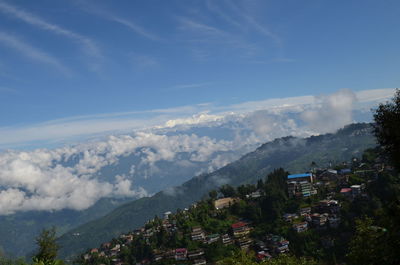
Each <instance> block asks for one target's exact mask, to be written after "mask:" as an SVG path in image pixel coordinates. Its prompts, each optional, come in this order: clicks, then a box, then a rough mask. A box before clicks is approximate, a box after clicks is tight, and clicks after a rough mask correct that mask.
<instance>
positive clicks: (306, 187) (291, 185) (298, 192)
mask: <svg viewBox="0 0 400 265" xmlns="http://www.w3.org/2000/svg"><path fill="white" fill-rule="evenodd" d="M287 184H288V194H289V197H309V196H311V195H313V194H316V190H315V189H314V188H313V174H312V173H303V174H294V175H289V176H288V177H287Z"/></svg>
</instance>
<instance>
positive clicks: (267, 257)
mask: <svg viewBox="0 0 400 265" xmlns="http://www.w3.org/2000/svg"><path fill="white" fill-rule="evenodd" d="M256 257H257V260H258V261H263V260H270V259H272V256H271V255H270V254H269V253H268V252H265V251H259V252H257V255H256Z"/></svg>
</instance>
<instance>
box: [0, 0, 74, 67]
mask: <svg viewBox="0 0 400 265" xmlns="http://www.w3.org/2000/svg"><path fill="white" fill-rule="evenodd" d="M0 4H1V2H0ZM0 43H2V44H3V45H6V46H8V47H10V48H12V49H14V50H16V51H18V52H20V53H21V54H23V55H24V56H26V57H28V58H30V59H32V60H34V61H37V62H39V63H43V64H47V65H48V66H51V67H55V68H56V69H58V70H59V71H60V72H62V73H63V74H65V75H70V74H71V73H70V70H69V69H68V68H67V67H65V66H64V65H63V64H62V63H61V62H59V61H58V60H57V59H56V58H55V57H53V56H51V55H49V54H47V53H45V52H43V51H41V50H39V49H37V48H34V47H32V46H30V45H29V44H27V43H25V42H23V41H21V40H19V39H17V38H16V37H14V36H11V35H9V34H6V33H4V32H0Z"/></svg>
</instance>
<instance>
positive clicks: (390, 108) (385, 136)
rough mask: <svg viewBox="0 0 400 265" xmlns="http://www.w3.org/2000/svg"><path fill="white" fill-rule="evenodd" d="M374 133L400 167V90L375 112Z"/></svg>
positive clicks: (394, 162)
mask: <svg viewBox="0 0 400 265" xmlns="http://www.w3.org/2000/svg"><path fill="white" fill-rule="evenodd" d="M374 120H375V124H374V134H375V136H376V138H377V140H378V142H379V144H380V145H381V146H382V147H383V148H384V151H385V152H386V153H387V154H388V155H389V157H390V158H391V160H392V161H393V164H394V166H396V167H397V168H398V169H400V152H399V150H400V90H399V89H397V90H396V93H395V96H394V98H393V99H392V101H391V102H386V103H385V104H380V105H379V107H378V108H377V109H376V110H375V113H374Z"/></svg>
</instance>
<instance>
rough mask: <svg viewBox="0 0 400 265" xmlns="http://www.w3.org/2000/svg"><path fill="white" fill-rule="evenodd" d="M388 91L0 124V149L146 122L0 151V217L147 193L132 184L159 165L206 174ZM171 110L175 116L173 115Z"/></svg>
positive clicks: (349, 117) (323, 126)
mask: <svg viewBox="0 0 400 265" xmlns="http://www.w3.org/2000/svg"><path fill="white" fill-rule="evenodd" d="M393 92H394V90H393V89H384V90H369V91H360V92H352V91H350V90H340V91H337V92H335V93H333V94H330V95H321V96H303V97H293V98H282V99H268V100H264V101H257V102H245V103H242V104H237V105H232V106H225V107H221V106H215V105H212V104H202V105H198V106H192V107H182V108H177V109H174V110H173V109H170V110H168V109H167V110H152V111H147V112H141V113H138V112H132V113H124V114H106V115H99V116H86V117H78V118H71V119H64V120H59V121H53V122H49V123H46V124H41V125H40V124H39V125H34V126H30V127H24V128H1V129H0V139H2V140H1V141H0V144H1V145H3V146H4V145H7V144H12V143H21V142H23V141H35V140H36V141H37V140H42V141H56V140H59V139H60V138H63V139H65V138H67V137H71V136H74V137H75V136H81V135H93V134H105V133H108V132H110V131H111V130H110V127H113V130H120V131H123V130H133V129H135V128H143V127H147V129H143V130H139V129H136V130H135V131H133V132H131V133H129V134H120V135H111V136H107V137H103V138H102V139H101V140H96V141H86V142H83V143H80V144H76V145H66V146H64V147H58V148H54V149H48V148H47V149H43V148H42V149H34V150H31V151H18V150H6V151H3V152H2V153H0V215H6V214H12V213H15V212H18V211H29V210H46V211H55V210H61V209H74V210H83V209H87V208H89V207H90V206H92V205H93V204H94V203H95V202H96V201H98V200H99V199H100V198H104V197H134V198H139V197H143V196H148V195H149V192H148V191H147V188H145V187H144V186H143V185H138V184H137V183H138V181H142V182H140V183H146V181H150V182H149V183H151V180H152V179H153V178H154V177H155V176H161V177H162V176H166V173H167V172H163V169H160V166H161V164H160V163H166V162H168V163H175V164H174V165H175V166H176V167H171V169H170V170H172V171H173V170H177V168H178V169H179V170H183V169H185V170H188V171H185V174H186V175H187V174H189V176H188V177H190V176H193V175H196V174H200V173H203V172H210V171H213V170H215V169H217V168H220V167H222V166H224V165H226V164H227V163H229V162H231V161H233V160H235V159H237V158H238V157H239V156H240V155H242V154H244V153H245V152H248V151H250V150H252V149H254V148H255V147H257V146H258V145H259V144H261V143H263V142H266V141H270V140H273V139H275V138H277V137H282V136H287V135H294V136H300V137H304V136H309V135H312V134H319V133H326V132H333V131H335V130H337V129H338V128H340V127H343V126H344V125H346V124H348V123H351V122H353V121H354V120H353V119H354V118H353V113H354V112H355V111H359V110H364V109H366V108H367V106H369V108H370V107H372V106H374V105H376V104H377V103H378V102H382V101H385V100H387V99H389V98H391V97H392V95H393ZM182 113H184V114H188V115H187V116H186V117H185V116H184V114H182ZM132 114H134V115H138V114H139V115H142V117H141V118H137V117H132ZM177 114H179V115H181V116H180V117H178V118H174V116H175V115H177ZM134 115H133V116H134ZM84 124H85V125H86V126H84ZM107 124H108V126H107ZM160 124H161V125H160ZM22 139H23V140H22ZM132 156H133V157H134V158H136V160H135V161H136V162H132V163H131V164H129V168H128V169H127V170H126V172H124V173H112V172H111V171H103V170H104V169H105V168H107V167H111V168H119V167H120V166H121V165H120V163H121V160H122V159H124V158H125V159H128V158H129V159H131V157H132ZM133 160H134V159H133V158H132V161H133ZM144 169H146V170H144ZM104 172H107V173H104ZM110 172H111V173H110ZM188 172H189V173H188ZM164 173H165V174H164ZM163 174H164V175H163ZM167 181H168V180H167ZM175 181H177V180H175ZM182 181H183V180H182ZM149 185H150V184H149ZM173 191H174V190H173V188H169V189H167V190H166V192H170V193H172V192H173Z"/></svg>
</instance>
